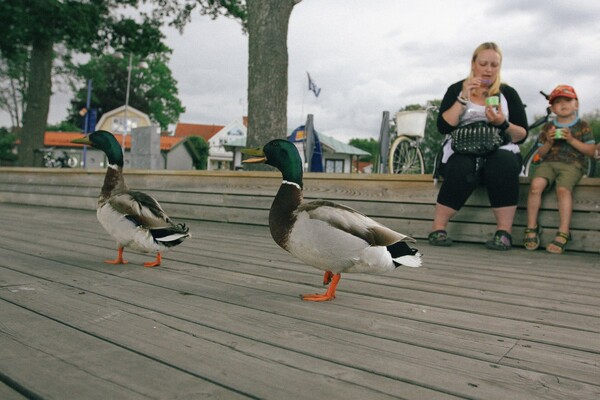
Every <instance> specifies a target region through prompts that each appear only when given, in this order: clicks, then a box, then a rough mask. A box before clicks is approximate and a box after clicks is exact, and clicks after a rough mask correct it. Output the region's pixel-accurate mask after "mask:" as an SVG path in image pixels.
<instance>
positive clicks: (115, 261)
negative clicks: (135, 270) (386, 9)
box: [104, 247, 129, 264]
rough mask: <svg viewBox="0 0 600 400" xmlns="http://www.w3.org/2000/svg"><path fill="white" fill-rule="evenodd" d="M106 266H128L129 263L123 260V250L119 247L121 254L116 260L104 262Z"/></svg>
mask: <svg viewBox="0 0 600 400" xmlns="http://www.w3.org/2000/svg"><path fill="white" fill-rule="evenodd" d="M104 262H105V263H106V264H128V263H129V261H125V260H123V248H122V247H119V253H118V254H117V258H115V259H114V260H104Z"/></svg>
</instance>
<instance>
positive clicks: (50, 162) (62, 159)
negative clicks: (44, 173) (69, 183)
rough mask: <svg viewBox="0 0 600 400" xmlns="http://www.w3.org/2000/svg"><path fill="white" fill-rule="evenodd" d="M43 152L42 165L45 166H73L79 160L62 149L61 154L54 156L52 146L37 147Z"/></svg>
mask: <svg viewBox="0 0 600 400" xmlns="http://www.w3.org/2000/svg"><path fill="white" fill-rule="evenodd" d="M38 151H39V152H42V153H44V167H46V168H75V167H76V166H77V164H78V163H79V161H78V160H77V158H76V157H73V156H70V155H69V154H68V153H67V152H66V151H64V150H63V152H62V153H63V154H62V156H58V157H57V156H56V154H55V152H54V148H52V147H51V148H45V149H39V150H38Z"/></svg>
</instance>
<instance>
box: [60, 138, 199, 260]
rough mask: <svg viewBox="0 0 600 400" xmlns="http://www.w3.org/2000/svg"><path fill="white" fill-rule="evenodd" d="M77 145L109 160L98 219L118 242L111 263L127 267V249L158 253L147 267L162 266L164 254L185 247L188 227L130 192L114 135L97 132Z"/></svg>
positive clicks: (146, 198)
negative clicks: (101, 152)
mask: <svg viewBox="0 0 600 400" xmlns="http://www.w3.org/2000/svg"><path fill="white" fill-rule="evenodd" d="M72 142H73V143H79V144H85V145H89V146H92V147H95V148H97V149H100V150H102V151H103V152H104V154H106V157H107V158H108V169H107V170H106V175H105V177H104V185H103V186H102V190H101V193H100V198H99V199H98V207H97V216H98V220H99V221H100V224H101V225H102V226H103V227H104V229H106V231H107V232H108V233H109V234H110V235H111V236H112V237H113V238H114V239H115V240H116V241H117V246H118V255H117V258H116V259H115V260H107V261H105V262H106V263H109V264H127V261H125V260H124V259H123V248H124V247H129V248H131V249H133V250H137V251H141V252H144V253H155V254H156V260H155V261H153V262H147V263H144V266H145V267H156V266H159V265H160V263H161V261H162V256H161V252H164V251H166V250H168V249H169V248H171V247H173V246H177V245H178V244H181V243H182V242H183V241H184V240H185V239H187V238H188V237H190V234H189V233H188V230H189V229H188V228H187V227H186V226H185V224H174V223H173V222H172V221H171V219H170V218H169V217H168V216H167V214H165V212H164V211H163V209H162V208H161V206H160V204H159V203H158V201H156V199H154V198H153V197H152V196H150V195H148V194H146V193H143V192H139V191H135V190H129V188H128V187H127V185H126V184H125V179H124V178H123V151H122V150H121V146H120V144H119V142H118V141H117V139H116V138H115V137H114V135H113V134H112V133H110V132H107V131H96V132H93V133H90V134H89V135H88V136H85V137H83V138H80V139H74V140H72Z"/></svg>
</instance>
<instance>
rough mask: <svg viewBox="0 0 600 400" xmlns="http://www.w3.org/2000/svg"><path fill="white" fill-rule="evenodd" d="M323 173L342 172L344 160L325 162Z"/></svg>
mask: <svg viewBox="0 0 600 400" xmlns="http://www.w3.org/2000/svg"><path fill="white" fill-rule="evenodd" d="M325 172H337V173H342V172H344V160H329V159H328V160H325Z"/></svg>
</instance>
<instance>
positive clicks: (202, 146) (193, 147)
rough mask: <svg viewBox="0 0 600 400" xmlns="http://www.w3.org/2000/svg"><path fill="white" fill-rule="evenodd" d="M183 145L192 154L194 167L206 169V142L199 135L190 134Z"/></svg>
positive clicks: (207, 147)
mask: <svg viewBox="0 0 600 400" xmlns="http://www.w3.org/2000/svg"><path fill="white" fill-rule="evenodd" d="M185 146H186V147H187V148H188V150H190V153H191V154H192V158H193V162H194V168H196V169H206V166H207V164H208V149H209V146H208V143H206V141H205V140H204V138H202V137H201V136H190V137H188V139H187V141H186V142H185Z"/></svg>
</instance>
